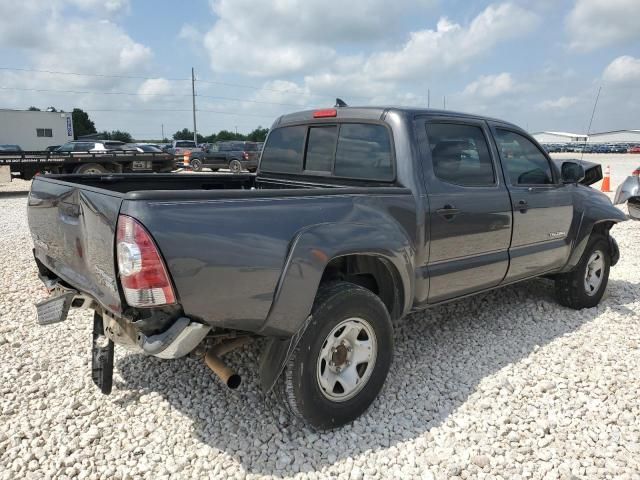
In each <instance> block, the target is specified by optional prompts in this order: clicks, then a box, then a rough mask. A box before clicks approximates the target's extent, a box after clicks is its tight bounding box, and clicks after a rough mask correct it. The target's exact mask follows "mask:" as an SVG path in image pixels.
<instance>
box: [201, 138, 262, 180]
mask: <svg viewBox="0 0 640 480" xmlns="http://www.w3.org/2000/svg"><path fill="white" fill-rule="evenodd" d="M259 157H260V147H259V144H258V143H257V142H218V143H214V144H213V145H211V146H210V147H209V148H207V149H205V150H203V151H202V152H194V153H192V154H191V168H192V169H193V170H194V171H195V172H200V171H202V169H203V168H204V167H206V168H210V169H211V170H213V171H214V172H217V171H218V170H219V169H221V168H228V169H229V170H231V172H233V173H240V172H241V171H242V170H248V171H250V172H255V171H256V170H257V169H258V158H259Z"/></svg>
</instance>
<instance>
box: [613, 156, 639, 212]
mask: <svg viewBox="0 0 640 480" xmlns="http://www.w3.org/2000/svg"><path fill="white" fill-rule="evenodd" d="M632 197H640V166H639V167H638V168H636V169H635V170H634V171H633V172H631V175H629V176H628V177H627V178H626V179H625V181H624V182H622V183H621V184H620V185H618V188H617V189H616V195H615V197H614V199H613V203H614V204H616V205H619V204H622V203H624V202H626V201H628V200H629V199H630V198H632Z"/></svg>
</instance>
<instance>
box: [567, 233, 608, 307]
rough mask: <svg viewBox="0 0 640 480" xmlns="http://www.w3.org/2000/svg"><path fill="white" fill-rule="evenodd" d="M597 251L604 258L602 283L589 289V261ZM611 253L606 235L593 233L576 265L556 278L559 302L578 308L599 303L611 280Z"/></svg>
mask: <svg viewBox="0 0 640 480" xmlns="http://www.w3.org/2000/svg"><path fill="white" fill-rule="evenodd" d="M596 252H600V253H601V255H602V260H603V266H602V267H601V269H600V270H601V274H600V283H599V286H598V287H597V288H595V289H592V290H589V287H588V286H587V285H586V284H585V283H586V282H585V278H586V276H587V273H588V269H589V261H590V259H592V256H593V255H596ZM610 255H611V254H610V251H609V242H608V241H607V239H606V237H605V236H604V235H602V234H598V233H596V234H593V235H591V238H590V239H589V243H587V246H586V248H585V249H584V253H583V254H582V257H581V258H580V261H579V262H578V264H577V265H576V267H575V268H574V269H573V270H571V271H570V272H567V273H563V274H561V275H558V276H557V277H556V279H555V281H556V297H557V298H558V302H559V303H560V304H561V305H564V306H565V307H570V308H573V309H576V310H580V309H582V308H592V307H595V306H596V305H598V303H600V299H601V298H602V295H604V291H605V290H606V289H607V282H608V281H609V267H610V265H611V256H610ZM596 274H597V272H596Z"/></svg>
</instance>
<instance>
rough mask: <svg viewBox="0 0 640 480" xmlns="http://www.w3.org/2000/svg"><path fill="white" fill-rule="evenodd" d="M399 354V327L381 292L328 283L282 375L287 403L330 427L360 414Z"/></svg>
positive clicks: (311, 420)
mask: <svg viewBox="0 0 640 480" xmlns="http://www.w3.org/2000/svg"><path fill="white" fill-rule="evenodd" d="M392 359H393V330H392V326H391V319H390V317H389V312H388V311H387V309H386V307H385V305H384V304H383V303H382V301H381V300H380V298H379V297H378V296H377V295H375V294H374V293H372V292H371V291H369V290H367V289H365V288H363V287H360V286H358V285H355V284H352V283H347V282H338V283H333V284H330V285H328V286H326V287H323V288H322V289H321V290H320V291H319V293H318V296H317V298H316V301H315V304H314V308H313V313H312V320H311V323H310V324H309V325H308V327H307V330H306V331H305V332H304V335H303V336H302V338H301V339H300V342H299V343H298V345H297V347H296V349H295V351H294V353H293V354H292V356H291V358H290V359H289V362H288V363H287V365H286V367H285V369H284V371H283V372H282V374H281V376H280V378H279V380H278V387H277V391H278V395H279V397H280V399H281V401H282V402H283V403H284V404H285V407H286V408H287V409H288V410H289V411H290V412H291V413H292V414H293V415H295V416H297V417H299V418H302V419H303V420H304V421H305V422H307V423H308V424H309V425H310V426H312V427H314V428H317V429H319V430H326V429H331V428H335V427H339V426H341V425H344V424H346V423H348V422H351V421H352V420H354V419H356V418H357V417H358V416H360V415H361V414H362V413H363V412H364V411H365V410H366V409H367V408H368V407H369V405H370V404H371V403H372V402H373V400H374V399H375V398H376V397H377V396H378V393H379V392H380V390H381V389H382V386H383V385H384V382H385V379H386V377H387V373H388V372H389V367H390V365H391V361H392Z"/></svg>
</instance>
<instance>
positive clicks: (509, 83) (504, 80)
mask: <svg viewBox="0 0 640 480" xmlns="http://www.w3.org/2000/svg"><path fill="white" fill-rule="evenodd" d="M521 88H522V87H521V86H518V85H516V83H515V82H514V81H513V77H512V76H511V74H510V73H507V72H504V73H500V74H498V75H486V76H485V75H483V76H481V77H480V78H478V79H477V80H476V81H474V82H471V83H470V84H469V85H467V86H466V87H465V89H464V91H463V92H462V93H463V95H469V96H479V97H483V98H493V97H497V96H499V95H505V94H508V93H512V92H515V91H518V90H520V89H521Z"/></svg>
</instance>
